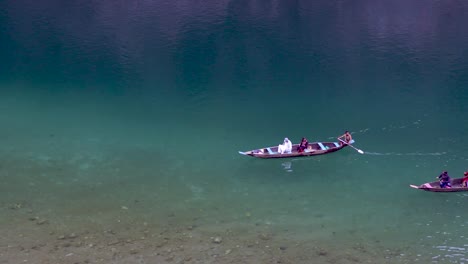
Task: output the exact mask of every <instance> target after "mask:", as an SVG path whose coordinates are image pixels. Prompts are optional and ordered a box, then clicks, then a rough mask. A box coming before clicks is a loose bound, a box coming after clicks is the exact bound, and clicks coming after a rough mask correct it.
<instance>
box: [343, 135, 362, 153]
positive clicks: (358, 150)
mask: <svg viewBox="0 0 468 264" xmlns="http://www.w3.org/2000/svg"><path fill="white" fill-rule="evenodd" d="M338 140H339V141H341V142H342V143H343V144H346V145H348V146H350V147H352V148H353V149H355V150H356V151H357V152H359V153H360V154H364V151H362V150H360V149H358V148H355V147H354V146H353V145H351V144H349V143H346V142H344V141H343V140H342V139H340V138H338Z"/></svg>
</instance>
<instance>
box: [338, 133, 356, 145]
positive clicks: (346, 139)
mask: <svg viewBox="0 0 468 264" xmlns="http://www.w3.org/2000/svg"><path fill="white" fill-rule="evenodd" d="M352 140H353V137H352V136H351V133H349V131H348V130H346V131H345V133H344V134H343V135H341V136H339V137H338V141H339V142H340V146H342V145H343V144H344V143H346V144H350V142H351V141H352ZM343 142H344V143H343Z"/></svg>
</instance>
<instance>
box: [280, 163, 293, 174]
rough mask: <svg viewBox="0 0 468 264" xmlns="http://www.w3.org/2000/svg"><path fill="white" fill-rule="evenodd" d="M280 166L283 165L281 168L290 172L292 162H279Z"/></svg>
mask: <svg viewBox="0 0 468 264" xmlns="http://www.w3.org/2000/svg"><path fill="white" fill-rule="evenodd" d="M281 166H283V169H284V170H285V171H287V172H292V171H293V170H292V162H291V161H286V162H283V163H281Z"/></svg>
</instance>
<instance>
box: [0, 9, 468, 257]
mask: <svg viewBox="0 0 468 264" xmlns="http://www.w3.org/2000/svg"><path fill="white" fill-rule="evenodd" d="M467 11H468V5H467V4H466V3H465V2H440V1H419V2H414V3H408V2H407V1H392V2H391V3H390V2H387V1H315V2H313V3H309V2H308V1H277V2H271V1H224V2H217V3H198V2H197V3H192V4H190V3H189V2H184V3H182V2H180V3H175V2H172V1H157V2H139V3H132V4H128V3H114V2H112V1H107V2H102V3H96V2H93V1H84V2H81V3H79V4H73V5H71V4H62V3H59V2H57V1H46V2H45V3H31V2H28V1H21V0H20V1H4V2H2V3H0V42H1V45H0V47H1V50H0V57H1V58H2V63H1V66H0V85H1V90H0V108H1V111H0V122H1V124H2V129H1V130H0V138H1V142H2V144H1V145H2V147H1V148H0V158H1V165H0V181H1V185H0V201H2V210H3V212H4V213H3V215H5V216H4V217H2V218H1V220H0V221H1V222H0V224H1V226H0V230H1V229H3V230H4V231H5V230H7V229H8V228H10V226H11V224H12V223H15V221H20V220H18V215H17V214H16V213H11V209H10V208H11V207H12V205H15V204H21V206H22V207H23V206H24V207H26V208H28V210H32V211H33V212H34V213H35V214H38V215H39V216H40V217H43V218H46V219H48V220H49V222H50V223H51V224H52V225H54V226H55V227H56V228H57V229H64V230H67V229H73V230H76V228H78V229H80V228H85V227H86V228H92V229H95V230H98V231H99V230H103V229H105V228H108V226H109V225H110V226H114V228H119V227H115V226H118V225H119V224H121V222H120V221H119V222H118V223H117V222H116V219H125V220H122V221H123V222H125V223H128V224H129V225H132V223H137V224H141V223H143V222H145V223H149V225H151V226H153V227H155V228H165V227H166V226H171V225H180V226H190V225H197V226H200V227H201V228H207V229H210V228H212V229H215V230H216V229H219V230H224V229H232V230H236V232H237V233H236V234H237V235H238V236H239V237H240V238H242V237H243V236H246V235H247V234H249V232H250V233H251V232H256V231H257V230H258V228H259V226H267V227H268V228H269V230H272V231H271V232H272V233H273V234H275V237H276V239H278V240H280V241H281V240H285V241H286V240H288V241H301V242H303V243H305V244H308V243H317V244H320V245H328V246H329V247H331V248H333V247H335V250H336V251H341V250H348V249H349V250H354V251H353V252H354V253H353V254H355V255H357V256H358V257H363V256H364V259H366V258H368V259H370V261H371V262H374V263H377V262H386V261H388V262H389V263H395V262H397V261H399V262H403V263H414V262H420V263H428V261H433V262H436V263H447V262H448V261H451V262H450V263H464V262H466V259H465V257H466V255H467V254H468V252H467V250H466V249H465V248H466V245H467V244H468V241H467V238H466V236H465V235H464V230H465V228H466V224H467V222H466V220H464V219H466V218H467V217H468V213H467V212H466V210H465V209H466V207H467V206H466V199H467V197H466V194H463V193H459V194H434V193H426V192H422V191H417V190H413V189H410V188H409V187H408V185H409V184H420V183H423V182H427V181H432V180H433V179H435V177H436V176H437V175H438V174H439V173H440V172H441V171H442V170H448V171H449V173H450V174H451V175H452V176H453V177H454V176H461V175H462V173H463V171H464V170H467V169H468V166H467V161H468V156H467V155H466V154H465V153H466V150H467V146H466V144H465V139H466V137H467V136H468V135H467V134H466V132H465V131H466V130H467V128H468V125H467V124H468V122H467V117H466V116H467V113H468V109H467V107H466V106H465V99H467V98H468V92H467V91H466V87H467V85H468V57H467V56H468V53H467V48H466V47H468V31H467V30H466V29H465V28H464V26H463V25H466V23H467V22H468V21H467V18H466V16H464V14H466V12H467ZM344 130H350V131H352V132H353V136H354V138H355V139H356V147H358V148H360V149H362V150H364V151H365V152H366V154H365V155H360V154H358V153H357V152H356V151H354V150H352V149H344V150H342V151H340V152H337V153H334V154H330V155H326V156H319V157H313V158H306V159H292V160H258V159H253V158H250V157H245V156H241V155H239V154H238V153H237V151H239V150H249V149H253V148H257V147H262V146H266V145H276V144H279V143H280V142H281V141H282V139H283V138H284V137H285V136H287V137H289V138H290V139H292V141H293V143H295V142H297V141H299V140H300V138H301V137H302V136H306V137H308V139H309V141H325V140H330V139H333V138H334V137H335V136H337V135H340V134H342V132H343V131H344ZM122 208H125V209H122ZM126 208H128V210H127V209H126ZM2 226H3V228H2ZM38 228H42V226H38ZM122 228H123V227H122ZM129 230H130V231H132V229H131V228H129ZM356 243H358V244H359V245H363V246H362V247H365V248H368V249H367V250H368V251H366V252H364V251H362V252H359V250H357V249H356ZM324 247H325V246H324ZM359 247H360V246H359ZM369 251H371V252H369ZM305 252H307V250H306V251H305ZM362 261H364V260H362Z"/></svg>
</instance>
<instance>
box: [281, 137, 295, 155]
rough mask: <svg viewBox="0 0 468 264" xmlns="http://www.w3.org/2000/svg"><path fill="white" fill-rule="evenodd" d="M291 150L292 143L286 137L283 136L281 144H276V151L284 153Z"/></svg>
mask: <svg viewBox="0 0 468 264" xmlns="http://www.w3.org/2000/svg"><path fill="white" fill-rule="evenodd" d="M291 151H292V143H291V140H289V139H288V138H284V142H283V144H280V145H279V146H278V153H280V154H284V153H291Z"/></svg>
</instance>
